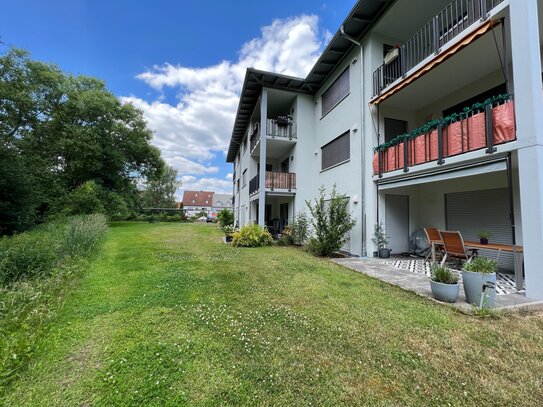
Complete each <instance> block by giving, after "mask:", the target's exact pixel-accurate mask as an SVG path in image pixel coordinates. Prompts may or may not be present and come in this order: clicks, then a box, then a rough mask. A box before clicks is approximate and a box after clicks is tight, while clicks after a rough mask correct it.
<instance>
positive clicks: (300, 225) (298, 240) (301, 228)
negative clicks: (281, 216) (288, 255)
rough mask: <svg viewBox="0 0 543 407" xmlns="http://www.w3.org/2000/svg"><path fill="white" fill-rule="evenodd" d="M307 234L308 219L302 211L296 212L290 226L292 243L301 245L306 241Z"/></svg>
mask: <svg viewBox="0 0 543 407" xmlns="http://www.w3.org/2000/svg"><path fill="white" fill-rule="evenodd" d="M308 233H309V219H308V218H307V215H306V213H305V212H304V211H301V212H298V214H297V215H296V218H295V219H294V222H292V224H291V225H290V239H291V241H292V243H294V244H299V245H302V244H304V243H305V242H306V241H307V235H308Z"/></svg>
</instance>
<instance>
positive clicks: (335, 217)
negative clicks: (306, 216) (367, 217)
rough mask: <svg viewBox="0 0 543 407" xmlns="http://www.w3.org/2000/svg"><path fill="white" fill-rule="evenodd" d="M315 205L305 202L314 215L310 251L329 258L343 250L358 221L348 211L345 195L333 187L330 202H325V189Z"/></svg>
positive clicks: (322, 189) (347, 201)
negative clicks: (338, 192) (348, 234)
mask: <svg viewBox="0 0 543 407" xmlns="http://www.w3.org/2000/svg"><path fill="white" fill-rule="evenodd" d="M319 192H320V194H319V197H318V198H316V199H315V203H314V204H312V203H311V202H310V201H305V202H306V204H307V207H308V208H309V212H310V213H311V215H312V219H311V224H312V225H313V229H314V235H313V236H311V237H310V238H309V241H308V243H309V245H308V247H309V249H310V251H312V252H313V253H315V254H317V255H319V256H329V255H331V254H332V253H334V252H336V251H338V250H339V249H341V246H343V244H344V243H345V242H346V241H347V233H348V232H349V231H350V230H351V229H352V228H353V227H354V225H355V224H356V220H355V219H353V218H352V216H351V214H350V213H349V210H348V205H349V200H348V198H347V197H346V196H345V195H338V194H337V193H336V186H335V185H334V186H333V187H332V193H331V194H330V200H329V201H328V202H326V201H325V200H324V192H325V189H324V187H321V188H320V189H319Z"/></svg>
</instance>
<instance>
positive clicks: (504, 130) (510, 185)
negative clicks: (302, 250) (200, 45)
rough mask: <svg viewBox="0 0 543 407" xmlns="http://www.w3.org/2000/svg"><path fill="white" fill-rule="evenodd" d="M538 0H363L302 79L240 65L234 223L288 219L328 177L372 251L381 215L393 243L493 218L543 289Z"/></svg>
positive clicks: (534, 292) (401, 246)
mask: <svg viewBox="0 0 543 407" xmlns="http://www.w3.org/2000/svg"><path fill="white" fill-rule="evenodd" d="M542 3H543V2H542V1H540V0H388V1H387V0H360V1H358V2H357V4H356V5H355V6H354V7H353V9H352V10H351V12H350V13H349V15H348V16H347V17H346V19H345V20H344V22H343V24H342V26H341V27H340V29H339V30H338V32H337V33H336V34H335V35H334V36H333V38H332V40H331V41H330V43H329V44H328V46H327V47H326V49H325V50H324V52H323V54H322V55H321V57H320V58H319V59H318V61H317V62H316V64H315V66H314V67H313V69H312V70H311V72H310V73H309V74H308V75H307V77H306V78H293V77H288V76H285V75H279V74H276V73H272V72H263V71H259V70H256V69H253V68H249V69H247V73H246V77H245V82H244V85H243V90H242V93H241V97H240V102H239V107H238V111H237V115H236V120H235V124H234V129H233V132H232V138H231V142H230V147H229V150H228V155H227V161H228V162H231V163H233V164H234V180H233V182H234V212H235V216H236V222H237V223H238V225H239V226H243V225H245V224H247V223H250V222H258V223H259V224H261V225H265V224H266V225H268V226H270V227H272V228H274V229H276V230H279V231H280V230H281V229H282V228H283V227H284V225H286V224H287V223H288V222H290V221H292V219H293V217H294V216H295V214H296V213H298V212H299V211H300V210H306V204H305V201H306V200H311V199H313V198H315V197H317V195H318V190H319V187H320V186H324V187H325V188H326V190H327V191H328V192H329V191H330V190H331V187H332V185H334V184H335V185H336V186H337V191H338V192H339V193H342V194H345V195H347V196H348V197H349V206H350V210H351V212H352V214H353V216H354V217H355V218H356V219H357V224H356V226H355V228H354V229H353V230H352V232H351V234H350V239H349V243H348V244H347V246H346V247H345V248H344V249H345V250H347V251H348V252H350V253H351V254H352V255H356V256H367V255H371V254H372V253H373V251H374V250H375V247H374V246H373V244H372V242H371V237H372V232H373V227H374V225H375V224H376V223H377V222H382V223H383V225H385V229H386V233H387V234H388V235H389V236H390V237H391V243H390V248H391V249H392V251H393V253H401V252H405V251H408V250H409V237H410V235H411V233H413V232H414V231H416V230H418V229H420V228H422V227H425V226H435V227H437V228H439V229H448V230H460V231H461V233H462V235H463V236H464V238H466V239H471V240H475V235H476V233H477V232H478V231H480V230H489V231H491V232H492V233H493V238H492V240H493V241H494V242H497V243H503V244H508V245H512V247H513V248H516V247H518V248H519V249H518V250H514V251H513V253H507V252H503V253H500V258H499V263H500V267H501V268H503V269H509V270H511V271H512V272H514V274H515V279H516V284H517V289H519V290H522V289H524V287H525V289H526V295H527V296H528V297H530V298H535V299H543V269H542V267H541V266H540V259H539V257H538V256H539V255H540V254H541V253H543V100H542V69H541V60H542V56H541V55H542V52H541V40H542V31H541V29H540V26H541V23H542V22H543V4H542ZM404 135H408V136H407V137H404ZM378 146H379V148H378V150H377V151H375V148H377V147H378ZM481 254H483V255H484V254H485V253H484V252H483V253H481ZM494 257H495V256H494Z"/></svg>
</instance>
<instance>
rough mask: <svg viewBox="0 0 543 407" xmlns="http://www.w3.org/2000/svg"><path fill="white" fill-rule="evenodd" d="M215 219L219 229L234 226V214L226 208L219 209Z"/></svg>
mask: <svg viewBox="0 0 543 407" xmlns="http://www.w3.org/2000/svg"><path fill="white" fill-rule="evenodd" d="M217 219H218V220H219V223H220V225H221V227H225V226H230V225H233V224H234V212H232V211H231V210H230V209H228V208H224V209H221V210H220V211H219V213H218V214H217Z"/></svg>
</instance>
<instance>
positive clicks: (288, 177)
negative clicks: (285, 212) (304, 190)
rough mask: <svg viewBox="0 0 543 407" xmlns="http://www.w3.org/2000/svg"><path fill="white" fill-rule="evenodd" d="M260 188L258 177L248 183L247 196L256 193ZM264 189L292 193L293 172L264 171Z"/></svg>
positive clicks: (294, 185) (294, 178)
mask: <svg viewBox="0 0 543 407" xmlns="http://www.w3.org/2000/svg"><path fill="white" fill-rule="evenodd" d="M259 188H260V175H259V174H257V175H256V176H254V177H253V179H251V181H249V195H251V194H253V193H255V192H257V191H258V190H259ZM266 189H271V190H272V191H273V190H276V189H284V190H287V191H292V190H295V189H296V174H295V173H293V172H276V171H266Z"/></svg>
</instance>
